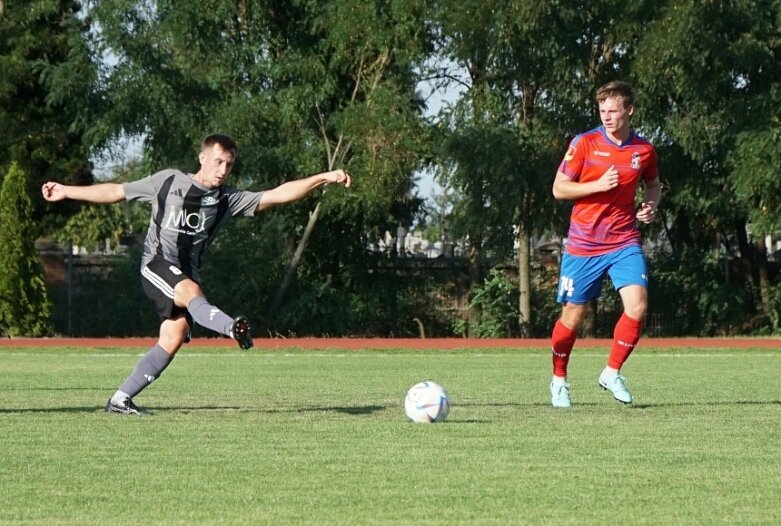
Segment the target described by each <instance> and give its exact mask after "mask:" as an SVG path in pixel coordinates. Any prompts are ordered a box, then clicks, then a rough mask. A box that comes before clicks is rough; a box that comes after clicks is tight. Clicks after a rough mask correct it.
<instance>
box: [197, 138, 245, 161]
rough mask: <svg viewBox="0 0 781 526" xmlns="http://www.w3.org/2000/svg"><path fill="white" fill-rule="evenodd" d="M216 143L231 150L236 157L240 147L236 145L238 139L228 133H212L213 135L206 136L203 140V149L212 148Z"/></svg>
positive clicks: (224, 148) (227, 150) (228, 150)
mask: <svg viewBox="0 0 781 526" xmlns="http://www.w3.org/2000/svg"><path fill="white" fill-rule="evenodd" d="M215 144H219V145H220V147H221V148H222V149H223V150H225V151H226V152H231V153H232V154H233V157H236V154H237V153H238V149H239V148H238V146H237V145H236V141H234V140H233V138H231V137H228V136H227V135H221V134H219V133H212V134H211V135H207V136H206V137H204V139H203V141H201V151H204V150H206V149H207V148H211V147H212V146H214V145H215Z"/></svg>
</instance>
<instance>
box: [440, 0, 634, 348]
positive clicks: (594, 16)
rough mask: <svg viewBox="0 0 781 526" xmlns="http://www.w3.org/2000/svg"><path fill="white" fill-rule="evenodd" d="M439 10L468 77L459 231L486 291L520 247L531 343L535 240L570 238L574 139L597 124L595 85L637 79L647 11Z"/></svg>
mask: <svg viewBox="0 0 781 526" xmlns="http://www.w3.org/2000/svg"><path fill="white" fill-rule="evenodd" d="M439 7H440V9H439V10H438V12H437V16H436V19H437V22H438V23H439V27H440V29H441V33H440V35H441V41H440V47H439V49H438V52H439V53H440V54H441V56H442V57H443V58H444V59H446V63H448V64H452V65H454V66H456V67H457V68H459V69H460V70H462V71H465V72H466V73H467V75H468V78H467V79H466V81H465V84H466V91H465V94H464V96H463V98H462V99H461V100H460V101H459V103H458V105H457V106H456V108H455V110H454V111H450V110H449V109H448V110H447V112H448V113H449V115H448V117H449V120H448V125H449V130H450V133H445V134H444V135H445V140H444V142H443V144H444V148H443V154H442V157H441V161H442V162H443V163H444V164H446V165H448V164H449V165H450V169H448V170H444V171H443V173H444V174H446V178H447V183H448V184H450V185H452V186H453V188H454V189H455V190H456V191H457V193H458V194H459V195H460V196H461V200H460V202H458V203H457V204H456V206H455V210H454V216H455V217H454V221H455V229H456V231H457V232H458V233H460V234H461V235H463V236H464V237H467V238H468V239H469V246H470V260H471V262H472V267H473V269H474V271H473V282H474V283H475V285H477V284H479V283H480V282H481V281H482V277H481V276H480V273H479V269H480V268H481V267H482V261H483V260H484V259H486V258H491V257H492V256H493V257H494V258H496V257H499V258H503V257H507V256H508V255H510V254H511V253H512V250H513V246H514V245H515V246H517V247H518V252H517V260H518V268H519V276H520V280H519V281H520V283H519V287H520V288H519V306H520V308H519V315H520V320H519V322H520V326H521V328H522V334H528V333H529V331H530V328H531V326H532V324H533V320H532V313H531V305H532V298H531V287H532V283H531V281H532V280H531V254H530V251H529V247H530V245H531V240H532V237H533V236H535V235H540V234H541V233H543V232H545V231H546V230H551V229H556V228H555V227H556V226H558V227H559V228H558V230H561V229H563V226H559V225H563V222H561V220H560V219H559V218H561V216H562V213H563V212H564V207H557V206H555V204H554V202H553V200H552V199H551V197H550V185H551V182H552V180H553V176H554V174H555V169H556V164H557V163H558V161H560V158H561V152H562V151H563V150H564V148H565V147H566V141H567V139H568V138H571V137H572V135H574V134H575V133H579V132H582V131H585V129H587V128H588V127H591V126H594V125H596V124H597V122H598V119H597V118H596V112H595V109H594V108H595V103H594V102H593V96H592V93H593V90H594V88H595V86H596V85H598V84H600V83H603V82H605V81H607V80H611V79H613V78H615V76H616V75H622V74H625V73H624V72H625V71H626V70H627V68H628V64H629V62H630V58H631V56H632V55H631V53H632V51H633V49H634V47H633V44H634V42H635V40H636V37H635V34H636V31H637V29H638V27H639V26H640V25H641V24H642V20H641V19H640V14H639V13H642V10H641V8H640V6H638V5H635V4H627V3H621V2H612V1H599V2H592V1H588V2H585V1H584V2H569V3H567V4H566V5H560V4H552V3H550V2H528V1H516V0H505V1H502V2H492V3H491V4H490V5H487V4H485V3H484V2H478V1H467V2H459V3H458V4H455V5H454V4H451V3H448V2H443V3H441V4H440V5H439ZM606 20H607V21H609V22H610V23H609V24H606V23H605V21H606ZM454 76H455V73H454V72H448V71H446V75H444V78H445V79H450V78H453V77H454ZM566 208H567V209H568V207H566Z"/></svg>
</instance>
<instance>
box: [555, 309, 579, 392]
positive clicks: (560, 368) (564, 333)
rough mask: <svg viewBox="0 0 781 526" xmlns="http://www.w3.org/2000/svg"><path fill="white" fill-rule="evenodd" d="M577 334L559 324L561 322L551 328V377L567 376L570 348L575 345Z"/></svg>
mask: <svg viewBox="0 0 781 526" xmlns="http://www.w3.org/2000/svg"><path fill="white" fill-rule="evenodd" d="M576 338H577V334H575V332H574V331H573V330H572V329H570V328H569V327H567V326H566V325H564V324H563V323H561V320H558V321H557V322H556V325H554V326H553V335H552V336H551V350H552V351H553V376H561V377H563V378H566V376H567V364H568V363H569V355H570V353H571V352H572V347H573V346H574V345H575V339H576Z"/></svg>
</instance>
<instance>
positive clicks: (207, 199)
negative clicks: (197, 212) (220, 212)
mask: <svg viewBox="0 0 781 526" xmlns="http://www.w3.org/2000/svg"><path fill="white" fill-rule="evenodd" d="M218 202H219V199H217V198H216V197H214V196H213V195H205V196H203V198H202V199H201V204H202V205H203V206H212V205H216V204H217V203H218Z"/></svg>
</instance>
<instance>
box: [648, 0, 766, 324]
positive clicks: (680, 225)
mask: <svg viewBox="0 0 781 526" xmlns="http://www.w3.org/2000/svg"><path fill="white" fill-rule="evenodd" d="M779 9H781V6H780V5H779V3H778V2H764V1H751V0H746V1H727V2H693V1H688V0H671V1H670V2H668V3H667V5H666V8H665V9H664V10H663V11H662V12H661V13H660V15H659V17H658V18H657V19H656V20H654V21H653V23H651V24H649V26H648V27H647V28H646V29H647V31H646V33H645V34H644V36H643V40H642V42H641V46H639V48H638V49H639V51H638V57H637V61H636V63H635V65H634V67H633V71H634V73H635V75H636V77H637V79H638V81H639V82H638V84H639V86H640V88H641V92H642V93H643V96H644V97H645V100H644V106H646V107H647V111H645V112H643V113H644V117H643V121H644V122H645V124H646V127H647V129H650V130H658V132H657V142H658V143H659V146H660V150H661V154H662V155H663V156H665V157H667V159H669V160H672V159H675V160H676V162H670V161H668V162H667V163H666V165H664V164H663V167H664V168H665V169H666V170H667V171H666V173H667V177H669V178H670V179H671V180H672V181H673V185H674V186H673V187H674V190H675V192H674V195H672V196H671V198H670V200H669V202H668V203H666V204H665V208H666V209H667V210H669V216H668V221H667V222H666V226H667V228H668V234H669V236H670V241H671V244H672V245H673V247H674V248H675V250H676V252H677V256H678V257H679V258H681V260H684V259H685V258H687V257H690V258H694V259H695V261H694V264H693V265H692V266H691V268H693V269H695V270H697V268H698V265H697V264H696V263H697V262H698V261H700V260H701V258H702V253H703V252H708V251H710V252H711V253H712V254H714V255H715V257H723V256H721V255H722V254H723V255H725V256H727V257H728V258H729V259H733V258H734V259H735V260H736V261H738V263H739V265H738V266H737V267H736V268H735V269H734V270H735V272H734V273H733V274H734V275H735V276H736V277H737V279H736V282H735V284H734V285H733V288H734V291H733V293H734V294H735V295H736V296H737V295H739V294H741V293H742V291H743V290H744V289H747V290H748V291H749V292H750V296H751V299H749V301H748V302H747V303H748V305H749V307H748V309H747V313H746V314H747V315H749V316H751V315H752V312H751V311H752V310H754V309H755V306H756V310H757V311H758V312H759V313H760V316H759V317H757V318H756V320H755V321H749V323H748V324H747V325H746V326H752V325H753V326H761V325H763V324H766V323H767V319H768V317H769V316H771V315H772V314H773V313H774V308H773V305H771V302H770V298H771V296H772V294H771V282H770V276H769V271H768V267H767V254H766V249H765V242H764V237H765V235H767V234H771V233H772V232H773V230H774V229H775V228H778V226H779V223H778V220H777V216H776V212H777V210H778V209H779V205H778V202H779V201H778V197H777V196H778V181H777V179H778V177H777V175H778V172H777V169H776V168H775V165H776V164H777V163H776V162H775V161H772V159H774V158H775V155H776V154H777V153H778V152H779V141H778V140H777V139H776V138H775V137H776V135H777V133H778V130H779V125H778V120H779V111H778V102H779V95H778V93H779V88H778V86H779V82H780V81H781V68H780V67H779V58H781V57H780V56H779V54H780V52H781V43H780V42H781V40H780V39H779V36H781V32H780V30H781V28H779V26H778V20H779V16H780V12H779ZM763 158H764V159H765V160H768V161H770V164H769V165H764V164H763V162H762V159H763ZM699 268H701V267H699ZM728 281H729V277H728ZM706 283H707V282H706ZM716 286H719V284H718V283H716V284H710V283H709V284H708V285H707V286H705V285H704V284H700V283H698V286H697V289H696V290H694V291H692V293H693V294H697V295H707V294H710V288H712V287H716ZM746 321H748V320H746Z"/></svg>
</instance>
